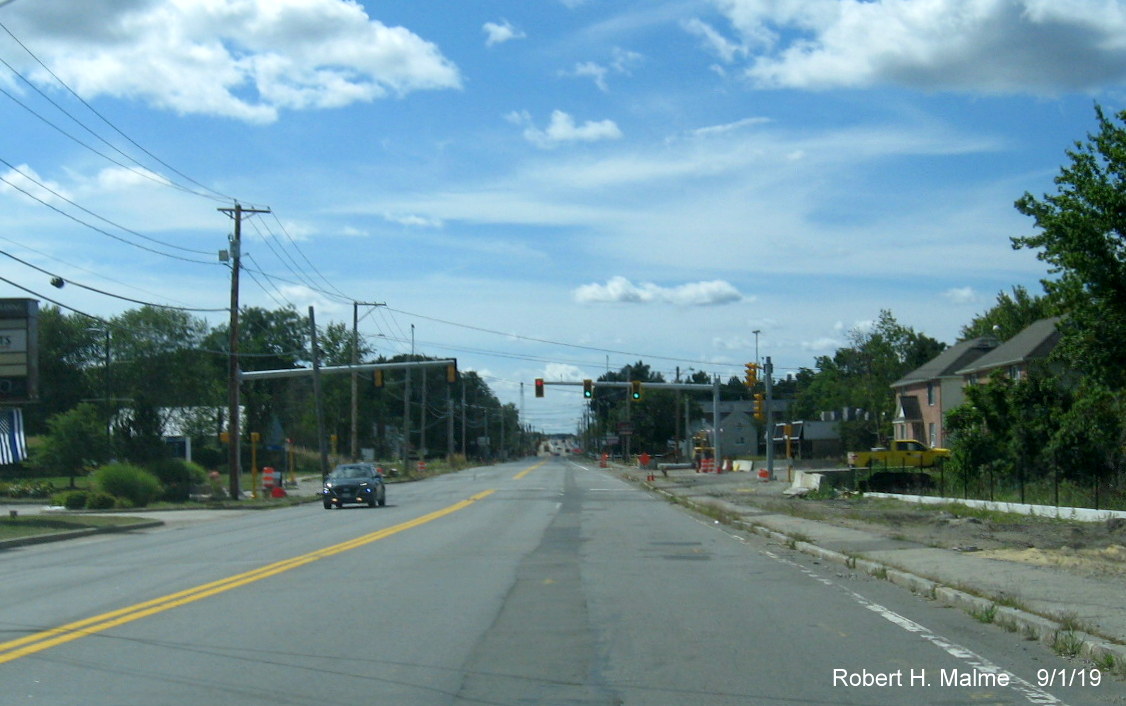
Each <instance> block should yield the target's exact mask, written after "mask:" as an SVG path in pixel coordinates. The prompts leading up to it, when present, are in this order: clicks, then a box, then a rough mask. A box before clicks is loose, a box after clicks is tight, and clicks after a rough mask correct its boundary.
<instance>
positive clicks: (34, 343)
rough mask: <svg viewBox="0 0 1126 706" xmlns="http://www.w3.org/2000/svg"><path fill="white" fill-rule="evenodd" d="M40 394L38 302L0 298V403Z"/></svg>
mask: <svg viewBox="0 0 1126 706" xmlns="http://www.w3.org/2000/svg"><path fill="white" fill-rule="evenodd" d="M38 398H39V302H38V301H37V300H35V299H0V404H19V403H21V402H31V401H33V400H37V399H38Z"/></svg>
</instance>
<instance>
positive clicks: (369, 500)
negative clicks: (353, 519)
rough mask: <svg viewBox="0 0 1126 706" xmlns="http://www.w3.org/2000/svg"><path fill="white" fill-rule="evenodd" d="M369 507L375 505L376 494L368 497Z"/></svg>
mask: <svg viewBox="0 0 1126 706" xmlns="http://www.w3.org/2000/svg"><path fill="white" fill-rule="evenodd" d="M368 507H375V496H374V495H373V496H371V497H370V498H368Z"/></svg>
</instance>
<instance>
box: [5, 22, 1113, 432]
mask: <svg viewBox="0 0 1126 706" xmlns="http://www.w3.org/2000/svg"><path fill="white" fill-rule="evenodd" d="M0 60H2V63H0V90H2V94H0V253H3V254H4V255H6V257H0V277H2V278H3V281H0V292H3V293H2V294H0V297H16V298H22V297H32V298H36V299H41V302H42V303H41V305H48V304H49V302H50V301H51V300H53V301H54V302H57V303H58V304H61V305H63V306H65V307H69V308H71V309H73V310H78V311H81V312H83V313H88V314H92V315H95V316H103V317H109V316H114V315H117V314H120V313H121V312H123V311H125V310H128V309H133V308H137V307H138V306H139V303H138V302H143V303H151V304H159V305H167V306H177V307H184V308H189V309H192V310H194V311H193V313H194V314H195V315H197V316H200V317H202V318H205V319H207V320H208V321H210V322H212V323H215V324H221V323H224V322H225V320H226V314H225V313H224V312H223V310H224V309H225V308H227V307H228V306H229V304H230V275H231V271H230V267H229V264H228V263H224V262H221V261H220V259H219V251H220V250H224V249H227V248H228V238H229V236H230V235H231V233H232V229H233V222H232V220H231V219H230V217H229V216H228V215H227V214H226V213H225V212H224V211H221V210H220V209H230V208H232V207H233V205H234V203H235V202H236V201H237V202H238V203H240V204H242V205H243V206H244V207H246V208H248V209H259V210H263V211H265V210H268V211H269V212H268V213H260V214H255V215H250V216H247V218H246V219H245V220H244V221H243V223H242V229H241V233H242V240H243V242H242V252H243V255H244V257H243V265H244V266H245V268H246V269H245V270H244V271H243V273H242V277H241V279H240V303H241V305H242V306H256V307H263V308H267V309H277V308H282V307H285V306H293V307H295V308H296V309H297V310H298V311H299V312H300V313H302V314H304V313H306V312H307V310H308V307H310V306H312V307H314V311H315V313H316V319H317V323H318V324H319V325H324V324H327V323H330V322H341V323H344V324H346V325H348V326H351V323H352V315H353V309H354V304H353V302H362V303H365V304H380V305H381V306H360V307H357V308H356V309H357V310H358V311H359V312H360V317H361V322H360V326H359V330H360V333H361V335H363V336H364V338H365V341H366V342H367V343H368V344H369V345H370V346H372V347H373V348H374V349H375V350H376V351H377V353H378V354H382V355H387V356H391V355H396V354H400V353H406V352H410V351H411V350H412V346H413V350H415V351H416V352H417V353H420V354H424V355H429V356H433V357H439V358H446V357H454V358H457V359H458V364H459V368H460V369H462V370H474V371H476V372H477V373H478V374H479V375H481V376H482V377H483V378H484V379H485V380H486V381H487V382H488V383H489V385H490V387H491V388H492V389H493V390H494V391H495V392H496V393H497V395H498V397H500V399H501V400H502V401H503V402H511V403H514V404H516V405H517V406H518V407H520V409H521V410H522V418H523V420H524V421H525V423H527V424H529V425H531V426H532V427H534V428H536V429H540V430H543V431H548V432H566V431H571V430H574V429H575V428H576V426H577V424H578V420H579V418H580V417H581V415H582V399H581V389H580V388H578V387H570V386H566V387H565V386H558V387H554V386H549V387H548V388H547V393H546V396H545V397H544V398H543V399H536V398H534V396H533V392H532V383H533V380H534V379H535V378H545V379H547V380H548V381H572V382H574V381H581V380H582V379H584V378H597V377H598V376H599V375H601V374H602V373H604V372H605V371H606V370H607V369H612V370H615V371H617V370H620V369H621V368H623V367H624V366H626V365H629V364H631V363H635V362H637V361H638V360H641V361H644V362H645V363H648V364H649V365H650V366H651V367H652V368H653V370H655V371H657V372H660V373H661V374H663V375H664V376H665V378H666V379H667V380H673V379H675V377H676V375H677V374H678V372H679V374H681V375H686V374H690V373H691V372H695V371H704V372H707V373H708V374H710V375H720V376H722V378H723V379H727V378H729V377H731V376H738V377H741V376H742V373H743V364H744V363H746V362H749V361H753V360H755V359H756V357H757V358H759V359H765V358H766V357H767V356H769V357H770V358H771V360H772V361H773V364H774V367H775V374H776V376H779V377H784V376H785V375H787V374H792V373H794V372H796V371H797V370H798V369H800V368H814V367H815V365H816V360H817V357H818V356H824V355H829V356H831V355H832V354H833V352H834V351H835V350H836V349H837V348H839V347H841V346H844V345H847V344H848V341H849V334H850V332H854V331H863V330H864V329H865V327H866V326H869V325H870V324H871V322H872V321H874V320H875V319H876V318H877V317H878V316H879V313H880V312H881V311H882V310H889V311H891V312H892V314H893V315H894V317H895V318H896V320H897V321H898V322H899V323H901V324H903V325H905V326H909V327H911V328H912V329H914V330H915V331H918V332H920V333H923V334H926V335H928V336H931V337H933V338H935V339H938V340H939V341H942V342H944V343H947V344H952V343H954V342H956V340H957V339H958V336H959V333H960V330H961V328H962V327H963V326H965V325H966V324H967V323H969V322H970V320H971V319H972V318H973V317H974V316H976V315H979V314H981V313H983V312H985V311H986V310H988V309H989V308H990V307H991V306H992V305H993V304H994V303H995V302H996V299H997V296H998V294H999V293H1001V292H1008V291H1011V289H1012V288H1013V287H1015V286H1024V287H1026V288H1028V289H1029V290H1030V291H1032V292H1034V293H1039V292H1040V291H1041V287H1040V284H1039V283H1040V280H1042V279H1043V278H1044V277H1045V276H1047V272H1046V269H1045V266H1044V264H1043V263H1041V262H1040V261H1038V260H1037V258H1036V256H1035V253H1034V252H1031V251H1027V250H1023V251H1014V250H1013V249H1012V247H1011V245H1010V238H1012V237H1014V236H1023V235H1030V234H1032V233H1033V232H1034V224H1033V223H1032V222H1031V220H1030V219H1029V218H1027V217H1025V216H1023V215H1021V214H1020V213H1018V212H1017V211H1016V210H1015V208H1014V207H1013V203H1014V201H1015V200H1016V199H1018V198H1019V197H1020V196H1021V195H1022V194H1024V193H1025V192H1031V193H1033V194H1035V195H1037V196H1040V195H1042V194H1045V193H1054V190H1055V186H1054V183H1053V179H1054V177H1055V176H1056V175H1057V174H1058V173H1059V169H1060V167H1061V166H1062V165H1063V164H1064V163H1065V160H1066V158H1067V157H1066V152H1067V150H1068V149H1070V148H1071V147H1073V146H1074V144H1075V142H1076V141H1079V140H1084V139H1085V138H1086V136H1087V135H1088V134H1089V133H1091V132H1093V131H1094V130H1095V129H1096V122H1095V106H1096V105H1101V106H1103V107H1104V108H1105V109H1106V110H1107V111H1108V112H1113V113H1117V112H1118V111H1120V110H1122V109H1123V107H1124V103H1126V100H1124V99H1126V91H1124V90H1123V88H1124V85H1126V2H1123V1H1120V0H866V1H861V0H637V1H634V0H616V1H613V0H490V1H488V2H472V1H469V0H432V1H430V2H419V0H385V1H381V2H374V1H369V2H354V1H350V0H206V1H201V0H84V2H81V3H75V2H72V1H71V0H0ZM52 277H61V278H63V279H64V280H66V281H67V282H68V284H67V285H65V286H64V287H62V288H55V287H52V286H51V283H50V280H51V279H52Z"/></svg>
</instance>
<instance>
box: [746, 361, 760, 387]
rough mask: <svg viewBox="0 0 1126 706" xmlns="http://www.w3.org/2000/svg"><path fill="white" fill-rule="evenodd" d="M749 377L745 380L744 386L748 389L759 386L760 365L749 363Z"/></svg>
mask: <svg viewBox="0 0 1126 706" xmlns="http://www.w3.org/2000/svg"><path fill="white" fill-rule="evenodd" d="M746 367H747V377H745V378H743V384H744V385H746V386H747V387H754V386H755V385H757V384H758V363H747V366H746Z"/></svg>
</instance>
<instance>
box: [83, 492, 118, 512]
mask: <svg viewBox="0 0 1126 706" xmlns="http://www.w3.org/2000/svg"><path fill="white" fill-rule="evenodd" d="M116 506H117V498H115V497H113V496H112V495H110V494H109V493H102V492H93V493H90V494H89V495H88V496H87V497H86V507H87V509H90V510H112V509H113V508H114V507H116Z"/></svg>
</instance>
